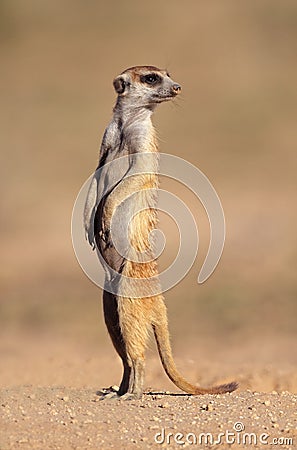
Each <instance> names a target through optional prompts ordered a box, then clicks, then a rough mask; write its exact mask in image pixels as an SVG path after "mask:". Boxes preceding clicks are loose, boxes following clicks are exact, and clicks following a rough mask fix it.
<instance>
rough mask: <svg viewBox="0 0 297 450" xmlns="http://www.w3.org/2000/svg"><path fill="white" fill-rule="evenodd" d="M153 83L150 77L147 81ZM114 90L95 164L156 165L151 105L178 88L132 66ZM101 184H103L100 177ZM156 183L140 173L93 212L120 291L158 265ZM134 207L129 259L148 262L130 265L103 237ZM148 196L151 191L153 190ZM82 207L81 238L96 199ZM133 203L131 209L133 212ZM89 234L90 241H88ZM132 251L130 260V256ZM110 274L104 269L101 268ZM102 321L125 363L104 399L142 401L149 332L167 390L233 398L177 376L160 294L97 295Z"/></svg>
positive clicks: (224, 388)
mask: <svg viewBox="0 0 297 450" xmlns="http://www.w3.org/2000/svg"><path fill="white" fill-rule="evenodd" d="M150 74H153V75H154V76H155V77H157V79H158V82H157V83H153V84H150V83H148V82H147V81H146V78H143V77H145V76H147V75H150ZM152 79H154V78H152ZM114 87H115V89H116V91H117V92H118V99H117V103H116V106H115V108H114V116H113V119H112V121H111V123H110V125H109V126H108V128H107V130H106V132H105V135H104V139H103V142H102V146H101V153H100V164H101V163H102V162H103V164H104V163H105V162H106V161H112V160H114V159H116V158H118V157H119V156H121V155H125V154H128V155H131V154H133V153H136V152H138V153H141V152H150V153H151V154H154V155H156V158H155V159H154V158H153V159H152V165H157V150H158V148H157V142H156V137H155V132H154V128H153V126H152V123H151V118H150V117H151V114H152V112H153V111H154V109H155V107H156V105H157V104H158V103H161V102H163V101H168V100H170V99H171V98H173V97H175V96H176V95H177V94H178V92H179V91H180V86H179V85H177V84H176V83H174V82H173V81H172V80H171V78H170V77H169V75H168V73H167V72H166V71H165V70H160V69H158V68H156V67H154V66H136V67H131V68H129V69H127V70H125V71H124V72H122V74H120V75H119V76H118V77H117V78H116V79H115V80H114ZM98 182H99V183H100V182H102V183H103V182H106V178H104V177H103V180H102V179H101V178H100V179H99V181H98ZM158 184H159V180H158V176H157V175H156V174H155V173H153V174H152V173H144V174H143V173H141V174H140V175H134V176H127V174H126V175H125V176H123V178H122V179H120V182H119V183H118V184H117V185H116V187H115V188H114V189H111V191H110V192H109V193H108V195H107V196H106V198H105V200H104V202H103V203H102V204H101V205H96V206H95V208H96V210H95V216H94V215H93V217H95V218H94V223H95V231H94V235H95V242H96V246H97V248H98V250H99V252H100V254H101V255H102V256H103V258H104V260H105V261H106V263H107V264H108V265H109V266H110V267H112V268H113V269H114V270H116V271H117V272H120V273H121V275H122V279H123V281H122V279H121V280H120V283H123V284H122V285H121V287H122V288H123V287H125V284H124V283H125V282H126V281H125V277H131V278H134V279H148V278H150V277H153V276H155V277H157V275H158V270H157V263H156V260H155V259H154V252H153V249H152V248H151V246H150V242H149V235H150V233H151V231H152V230H153V229H155V228H156V227H157V214H156V210H155V207H156V197H155V195H154V194H152V193H151V192H150V191H147V189H157V188H158ZM138 191H139V193H138V196H137V204H136V205H134V206H135V211H139V210H141V209H143V210H142V211H140V212H139V213H136V215H135V216H134V217H133V219H132V221H131V223H130V227H129V239H130V245H131V247H130V253H129V255H130V256H132V255H133V254H134V253H135V251H137V252H145V253H146V255H149V256H150V258H149V261H147V260H146V261H144V262H141V263H140V262H133V261H132V260H131V259H133V258H130V257H129V258H128V257H127V258H124V259H123V258H121V255H119V254H118V253H117V252H116V250H115V249H114V248H113V243H112V241H111V238H110V237H109V230H110V227H111V220H112V217H113V215H114V214H115V212H116V210H117V208H118V207H119V205H121V204H122V202H123V201H124V200H125V199H127V198H128V197H129V196H130V195H131V194H133V193H135V192H138ZM152 192H153V191H152ZM89 197H90V198H89V199H88V200H87V202H86V205H87V206H86V212H85V217H86V218H87V219H86V231H87V233H89V230H90V223H89V222H88V221H89V218H90V217H92V214H91V212H90V211H89V210H88V208H89V206H88V205H92V204H94V201H93V197H94V192H93V193H92V192H91V191H90V193H89ZM134 206H133V203H131V208H134ZM90 236H92V234H90V233H89V240H90V241H91V240H92V237H91V238H90ZM133 252H134V253H133ZM106 270H107V271H108V269H106ZM103 305H104V317H105V322H106V325H107V328H108V331H109V333H110V336H111V339H112V342H113V344H114V346H115V349H116V350H117V352H118V354H119V356H120V357H121V359H122V361H123V367H124V374H123V379H122V382H121V385H120V389H119V392H118V393H115V394H114V393H111V394H110V395H109V397H110V396H118V395H119V396H124V397H123V398H131V397H140V396H141V394H142V390H143V383H144V361H145V349H146V346H147V342H148V338H149V332H150V330H153V332H154V335H155V338H156V341H157V346H158V350H159V354H160V358H161V361H162V364H163V366H164V369H165V371H166V373H167V375H168V376H169V378H170V379H171V380H172V381H173V383H174V384H175V385H176V386H177V387H179V388H180V389H182V390H183V391H185V392H187V393H189V394H205V393H224V392H231V391H233V390H234V389H236V387H237V383H234V382H233V383H229V384H226V385H221V386H217V387H211V388H208V389H204V388H199V387H196V386H194V385H192V384H190V383H189V382H187V381H186V380H185V379H184V378H183V377H182V376H181V375H180V374H179V372H178V370H177V368H176V366H175V363H174V360H173V357H172V351H171V346H170V340H169V332H168V323H167V312H166V306H165V304H164V299H163V296H162V295H157V296H153V297H149V296H146V293H145V292H143V293H142V297H141V298H137V296H135V297H132V296H130V297H127V296H123V295H116V294H111V293H109V292H107V291H104V294H103Z"/></svg>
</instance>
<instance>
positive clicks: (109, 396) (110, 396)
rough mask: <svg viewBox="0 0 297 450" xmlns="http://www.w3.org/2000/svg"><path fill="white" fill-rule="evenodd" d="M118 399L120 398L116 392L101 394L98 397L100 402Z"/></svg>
mask: <svg viewBox="0 0 297 450" xmlns="http://www.w3.org/2000/svg"><path fill="white" fill-rule="evenodd" d="M119 398H121V397H120V396H119V394H118V393H117V392H109V393H108V394H103V395H102V396H101V397H100V401H105V400H118V399H119Z"/></svg>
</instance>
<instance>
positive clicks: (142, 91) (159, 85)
mask: <svg viewBox="0 0 297 450" xmlns="http://www.w3.org/2000/svg"><path fill="white" fill-rule="evenodd" d="M113 86H114V88H115V91H116V93H117V94H118V98H119V99H121V102H125V103H126V104H127V105H129V106H130V107H133V106H135V107H148V108H153V107H154V106H156V105H157V104H158V103H162V102H166V101H169V100H172V99H173V98H175V97H176V96H177V95H178V94H179V92H180V91H181V86H180V85H179V84H177V83H175V82H174V81H173V80H172V79H171V78H170V75H169V73H168V72H167V71H166V70H161V69H158V68H157V67H154V66H135V67H130V68H129V69H126V70H125V71H124V72H122V73H121V74H120V75H119V76H117V77H116V78H115V79H114V81H113Z"/></svg>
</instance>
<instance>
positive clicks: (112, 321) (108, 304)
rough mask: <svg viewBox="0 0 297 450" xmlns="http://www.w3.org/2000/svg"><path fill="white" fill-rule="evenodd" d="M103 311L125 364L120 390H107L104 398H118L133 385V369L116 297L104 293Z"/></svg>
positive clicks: (114, 343) (115, 345)
mask: <svg viewBox="0 0 297 450" xmlns="http://www.w3.org/2000/svg"><path fill="white" fill-rule="evenodd" d="M103 310H104V319H105V324H106V327H107V330H108V332H109V335H110V338H111V340H112V343H113V346H114V348H115V349H116V351H117V353H118V355H119V356H120V358H121V360H122V363H123V377H122V381H121V384H120V387H119V390H118V391H116V390H110V389H108V390H107V393H106V394H103V395H104V398H118V397H119V396H122V395H124V394H125V393H126V392H128V390H129V388H130V384H131V378H132V372H133V367H132V363H131V361H130V358H129V357H128V355H127V352H126V348H125V343H124V341H123V336H122V333H121V330H120V326H119V314H118V307H117V298H116V297H115V295H113V294H111V293H109V292H107V291H104V292H103Z"/></svg>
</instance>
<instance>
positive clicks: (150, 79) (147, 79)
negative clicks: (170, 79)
mask: <svg viewBox="0 0 297 450" xmlns="http://www.w3.org/2000/svg"><path fill="white" fill-rule="evenodd" d="M140 81H141V82H142V83H146V84H149V85H151V86H154V85H155V84H158V83H161V81H162V78H161V77H160V75H157V74H156V73H149V74H148V75H141V77H140Z"/></svg>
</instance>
